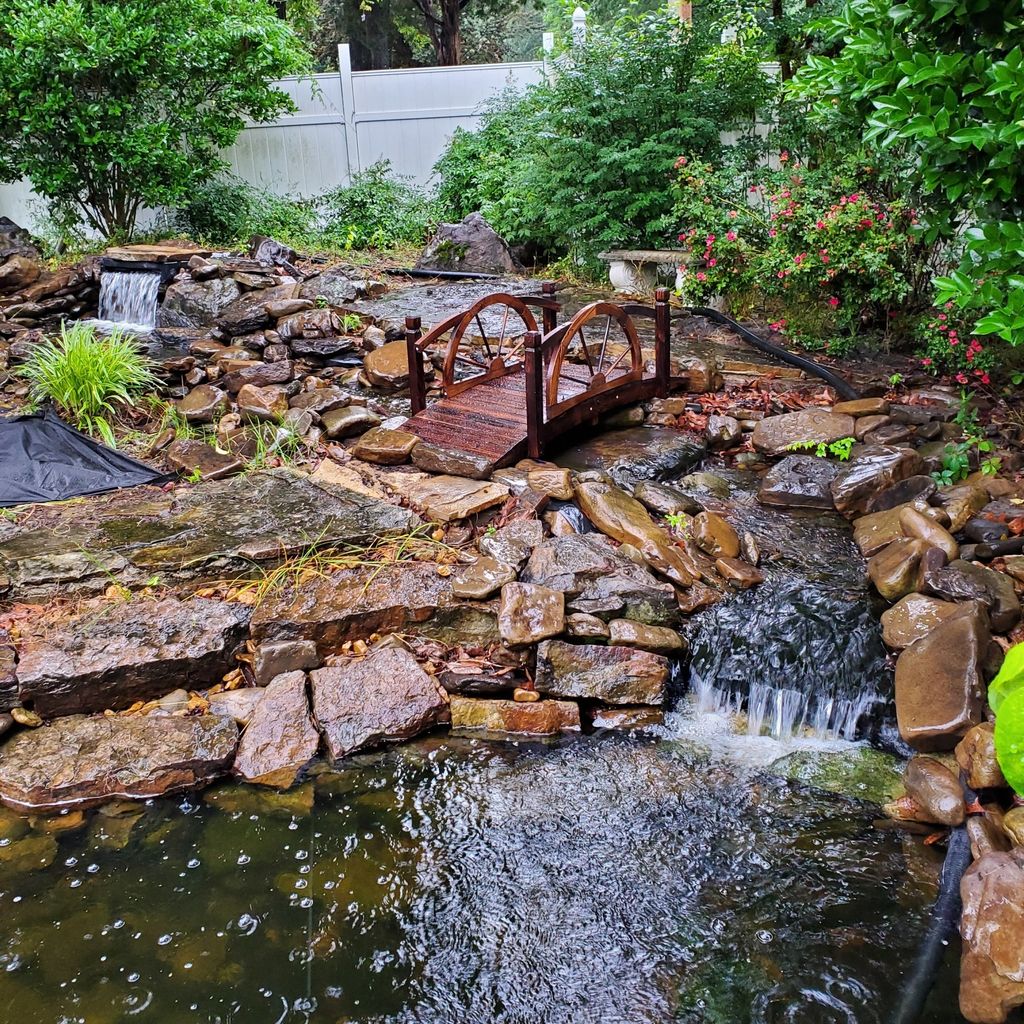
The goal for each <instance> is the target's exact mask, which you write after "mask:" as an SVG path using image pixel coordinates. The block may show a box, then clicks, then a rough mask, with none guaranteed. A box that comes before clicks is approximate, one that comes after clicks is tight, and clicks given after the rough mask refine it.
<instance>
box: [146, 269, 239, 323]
mask: <svg viewBox="0 0 1024 1024" xmlns="http://www.w3.org/2000/svg"><path fill="white" fill-rule="evenodd" d="M241 294H242V290H241V289H240V288H239V287H238V285H237V284H235V282H234V281H232V280H231V278H230V277H215V278H213V279H212V280H208V281H194V280H192V279H191V278H187V277H186V278H184V279H182V280H180V281H172V282H171V283H170V284H169V285H168V286H167V292H166V294H165V295H164V301H163V302H162V303H161V305H160V308H159V309H158V310H157V312H156V325H157V327H209V326H210V325H211V324H213V323H214V321H215V320H216V319H217V317H219V316H220V315H221V313H223V312H224V310H225V309H227V308H228V307H229V306H230V305H231V304H232V303H233V302H236V301H237V300H238V299H239V298H240V296H241Z"/></svg>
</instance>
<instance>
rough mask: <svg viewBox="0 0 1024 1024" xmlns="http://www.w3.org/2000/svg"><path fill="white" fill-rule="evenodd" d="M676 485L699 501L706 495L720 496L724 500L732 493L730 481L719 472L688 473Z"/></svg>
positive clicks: (678, 488)
mask: <svg viewBox="0 0 1024 1024" xmlns="http://www.w3.org/2000/svg"><path fill="white" fill-rule="evenodd" d="M675 486H676V489H677V490H680V491H682V492H683V493H684V494H686V495H688V496H689V497H691V498H693V499H695V500H696V501H698V502H700V501H701V499H702V498H704V497H712V498H719V499H721V500H722V501H724V500H725V499H726V498H728V497H729V494H730V493H731V489H730V487H729V481H728V480H726V479H725V477H722V476H719V475H718V474H717V473H688V474H687V475H686V476H684V477H682V478H681V479H679V480H677V481H676V484H675Z"/></svg>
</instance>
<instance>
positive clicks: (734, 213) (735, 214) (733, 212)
mask: <svg viewBox="0 0 1024 1024" xmlns="http://www.w3.org/2000/svg"><path fill="white" fill-rule="evenodd" d="M738 216H739V213H738V212H737V211H736V210H730V211H729V219H730V220H735V219H736V218H737V217H738Z"/></svg>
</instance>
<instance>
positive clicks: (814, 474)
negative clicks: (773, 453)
mask: <svg viewBox="0 0 1024 1024" xmlns="http://www.w3.org/2000/svg"><path fill="white" fill-rule="evenodd" d="M838 472H839V467H838V466H837V465H836V464H835V463H832V462H829V461H828V459H819V458H817V457H816V456H814V455H788V456H787V457H786V458H784V459H783V460H782V461H781V462H779V463H777V464H776V465H774V466H772V467H771V469H769V470H768V472H767V473H765V475H764V476H763V477H762V479H761V486H760V488H759V490H758V492H757V500H758V501H759V502H761V504H762V505H781V506H783V507H786V508H820V509H831V508H834V505H833V502H832V481H833V480H835V478H836V474H837V473H838Z"/></svg>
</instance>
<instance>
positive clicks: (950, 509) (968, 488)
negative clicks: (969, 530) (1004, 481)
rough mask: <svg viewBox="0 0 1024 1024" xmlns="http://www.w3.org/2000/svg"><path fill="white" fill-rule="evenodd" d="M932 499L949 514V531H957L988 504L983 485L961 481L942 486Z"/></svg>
mask: <svg viewBox="0 0 1024 1024" xmlns="http://www.w3.org/2000/svg"><path fill="white" fill-rule="evenodd" d="M934 500H935V502H936V504H938V505H941V507H942V508H944V509H945V510H946V513H947V515H948V516H949V532H950V533H959V532H960V531H961V530H962V529H963V528H964V527H965V526H966V525H967V521H968V520H969V519H971V518H972V517H973V516H975V515H976V514H977V513H978V512H980V511H981V510H982V509H983V508H984V507H985V506H986V505H987V504H988V501H989V498H988V492H987V491H986V490H985V489H984V488H983V487H978V486H977V485H976V484H968V483H963V484H956V485H955V486H953V487H943V488H942V489H941V490H940V491H939V492H938V494H936V496H935V499H934Z"/></svg>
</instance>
